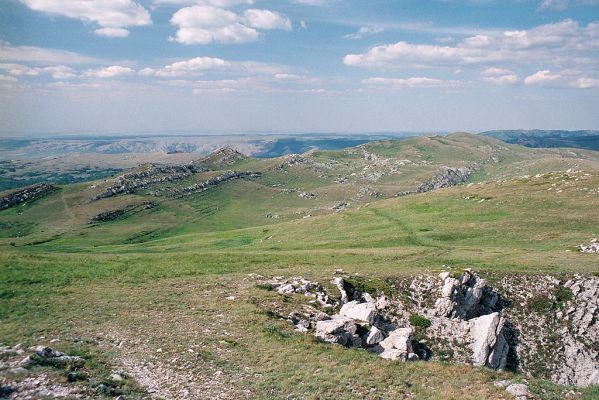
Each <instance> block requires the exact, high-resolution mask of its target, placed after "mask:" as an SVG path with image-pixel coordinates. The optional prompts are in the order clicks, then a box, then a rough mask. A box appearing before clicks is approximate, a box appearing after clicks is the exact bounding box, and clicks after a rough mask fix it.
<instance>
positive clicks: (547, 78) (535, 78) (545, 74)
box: [524, 70, 562, 85]
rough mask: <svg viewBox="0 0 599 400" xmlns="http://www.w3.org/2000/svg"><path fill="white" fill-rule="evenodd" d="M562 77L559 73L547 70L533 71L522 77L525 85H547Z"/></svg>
mask: <svg viewBox="0 0 599 400" xmlns="http://www.w3.org/2000/svg"><path fill="white" fill-rule="evenodd" d="M561 79H562V76H561V75H560V74H556V73H552V72H551V71H549V70H543V71H538V72H535V73H534V74H532V75H530V76H527V77H526V78H525V79H524V83H525V84H527V85H547V84H552V83H555V82H559V81H560V80H561Z"/></svg>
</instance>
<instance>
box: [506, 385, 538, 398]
mask: <svg viewBox="0 0 599 400" xmlns="http://www.w3.org/2000/svg"><path fill="white" fill-rule="evenodd" d="M505 391H506V392H508V393H509V394H511V395H512V396H514V397H515V398H516V400H527V399H532V398H533V396H532V394H531V393H530V392H529V391H528V386H527V385H525V384H523V383H513V384H511V385H509V386H508V387H507V388H506V389H505Z"/></svg>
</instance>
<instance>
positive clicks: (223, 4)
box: [153, 0, 255, 8]
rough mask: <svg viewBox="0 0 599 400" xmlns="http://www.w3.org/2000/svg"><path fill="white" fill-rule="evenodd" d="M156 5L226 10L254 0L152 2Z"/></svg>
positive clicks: (158, 0)
mask: <svg viewBox="0 0 599 400" xmlns="http://www.w3.org/2000/svg"><path fill="white" fill-rule="evenodd" d="M153 3H154V4H156V5H160V4H176V5H183V6H191V5H203V6H214V7H220V8H228V7H232V6H235V5H238V4H254V3H255V1H254V0H154V2H153Z"/></svg>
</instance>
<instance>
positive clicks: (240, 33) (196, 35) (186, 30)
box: [171, 5, 291, 44]
mask: <svg viewBox="0 0 599 400" xmlns="http://www.w3.org/2000/svg"><path fill="white" fill-rule="evenodd" d="M171 24H173V25H175V26H177V28H178V29H177V33H176V35H175V37H174V38H172V39H173V40H175V41H177V42H179V43H183V44H208V43H212V42H221V43H245V42H252V41H255V40H257V39H258V38H259V37H260V35H261V34H260V32H259V31H258V30H257V29H263V30H269V29H285V30H290V29H291V21H290V20H289V18H287V17H286V16H284V15H282V14H280V13H277V12H274V11H270V10H259V9H249V10H245V12H244V14H243V15H238V14H236V13H234V12H233V11H230V10H226V9H224V8H220V7H214V6H211V5H195V6H191V7H184V8H182V9H180V10H179V11H177V12H176V13H175V14H174V15H173V16H172V18H171Z"/></svg>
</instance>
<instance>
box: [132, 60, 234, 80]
mask: <svg viewBox="0 0 599 400" xmlns="http://www.w3.org/2000/svg"><path fill="white" fill-rule="evenodd" d="M231 65H232V64H231V63H230V62H229V61H226V60H223V59H222V58H212V57H196V58H192V59H190V60H185V61H178V62H175V63H172V64H169V65H166V66H165V67H163V68H157V69H156V68H144V69H142V70H141V71H140V72H139V73H140V75H143V76H158V77H177V76H194V75H199V74H201V73H202V72H203V71H209V70H225V69H228V68H231Z"/></svg>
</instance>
